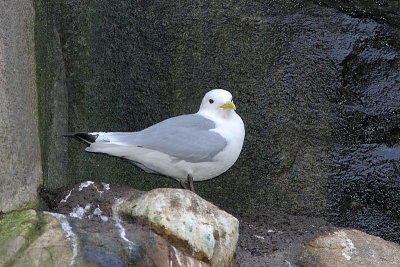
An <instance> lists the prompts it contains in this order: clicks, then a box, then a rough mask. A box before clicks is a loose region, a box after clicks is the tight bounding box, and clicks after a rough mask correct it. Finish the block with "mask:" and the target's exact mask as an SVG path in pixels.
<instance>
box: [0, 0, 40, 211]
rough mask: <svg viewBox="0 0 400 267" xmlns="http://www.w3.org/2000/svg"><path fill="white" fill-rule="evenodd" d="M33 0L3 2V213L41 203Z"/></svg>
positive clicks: (0, 97)
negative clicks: (39, 194) (39, 201)
mask: <svg viewBox="0 0 400 267" xmlns="http://www.w3.org/2000/svg"><path fill="white" fill-rule="evenodd" d="M33 2H34V1H2V2H1V3H0V151H1V153H0V212H8V211H12V210H16V209H23V208H26V207H27V206H34V205H36V204H37V201H38V195H37V188H38V187H39V186H40V185H41V184H42V170H41V159H40V147H39V132H38V116H37V115H38V111H37V90H36V76H35V67H36V66H35V50H34V25H35V23H34V18H35V16H34V10H33Z"/></svg>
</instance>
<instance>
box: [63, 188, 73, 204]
mask: <svg viewBox="0 0 400 267" xmlns="http://www.w3.org/2000/svg"><path fill="white" fill-rule="evenodd" d="M71 193H72V190H71V191H69V193H68V195H67V196H66V197H65V198H64V199H62V200H61V201H60V203H63V202H67V199H68V198H69V197H70V196H71Z"/></svg>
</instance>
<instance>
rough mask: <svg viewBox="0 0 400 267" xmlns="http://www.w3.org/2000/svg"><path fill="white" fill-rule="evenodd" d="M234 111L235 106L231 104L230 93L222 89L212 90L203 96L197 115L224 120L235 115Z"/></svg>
mask: <svg viewBox="0 0 400 267" xmlns="http://www.w3.org/2000/svg"><path fill="white" fill-rule="evenodd" d="M235 109H236V106H235V104H233V101H232V94H231V93H229V92H228V91H226V90H224V89H214V90H211V91H209V92H208V93H207V94H206V95H205V96H204V98H203V100H202V102H201V105H200V109H199V113H205V114H209V115H217V116H220V117H223V118H226V117H229V116H230V114H232V113H235Z"/></svg>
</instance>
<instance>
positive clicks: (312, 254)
mask: <svg viewBox="0 0 400 267" xmlns="http://www.w3.org/2000/svg"><path fill="white" fill-rule="evenodd" d="M300 261H301V262H302V264H303V265H304V266H343V267H346V266H348V267H351V266H371V267H372V266H377V267H378V266H385V267H390V266H393V267H395V266H400V245H398V244H395V243H392V242H389V241H385V240H383V239H381V238H379V237H376V236H372V235H369V234H366V233H363V232H361V231H358V230H351V229H342V230H337V231H335V232H332V233H330V234H327V235H322V236H320V237H317V238H316V239H314V240H312V241H310V242H307V243H306V244H305V246H304V251H303V254H302V255H301V257H300Z"/></svg>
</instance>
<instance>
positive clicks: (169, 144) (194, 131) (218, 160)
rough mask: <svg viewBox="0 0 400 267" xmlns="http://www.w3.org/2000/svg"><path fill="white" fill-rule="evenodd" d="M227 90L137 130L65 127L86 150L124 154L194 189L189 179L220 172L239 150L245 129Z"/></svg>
mask: <svg viewBox="0 0 400 267" xmlns="http://www.w3.org/2000/svg"><path fill="white" fill-rule="evenodd" d="M235 110H236V106H235V104H234V103H233V101H232V94H231V93H230V92H228V91H226V90H224V89H214V90H211V91H209V92H208V93H206V94H205V96H204V98H203V100H202V102H201V105H200V108H199V111H198V112H197V113H194V114H187V115H181V116H177V117H172V118H169V119H166V120H164V121H161V122H159V123H157V124H154V125H152V126H150V127H148V128H146V129H144V130H142V131H138V132H89V133H84V132H71V133H66V134H65V135H64V136H67V137H74V138H76V139H78V140H79V141H82V142H84V143H86V144H87V145H89V146H88V147H87V148H86V151H87V152H94V153H104V154H108V155H111V156H115V157H120V158H123V159H126V160H128V161H130V162H131V163H133V164H134V165H136V166H138V167H139V168H141V169H143V170H144V171H146V172H148V173H157V174H161V175H164V176H168V177H172V178H174V179H176V180H178V181H179V182H180V185H181V187H182V188H184V189H188V190H191V191H194V185H193V181H204V180H208V179H211V178H214V177H216V176H218V175H220V174H222V173H224V172H226V171H227V170H228V169H229V168H230V167H231V166H232V165H233V164H234V163H235V162H236V160H237V159H238V157H239V154H240V152H241V150H242V146H243V141H244V136H245V129H244V123H243V121H242V119H241V118H240V116H239V115H238V114H237V113H236V112H235Z"/></svg>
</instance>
